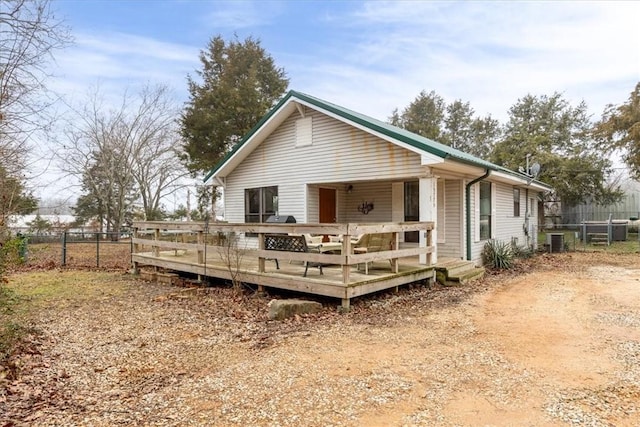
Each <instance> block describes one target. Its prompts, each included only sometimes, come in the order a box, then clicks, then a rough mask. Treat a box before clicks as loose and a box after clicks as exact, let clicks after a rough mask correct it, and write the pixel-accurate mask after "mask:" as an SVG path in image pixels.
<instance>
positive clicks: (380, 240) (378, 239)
mask: <svg viewBox="0 0 640 427" xmlns="http://www.w3.org/2000/svg"><path fill="white" fill-rule="evenodd" d="M393 243H394V242H393V233H374V234H363V235H362V236H360V238H359V239H358V240H357V241H356V242H354V243H353V245H352V246H353V253H354V254H367V253H370V252H381V251H388V250H391V249H392V248H393ZM369 262H371V263H373V261H369ZM369 262H365V263H364V273H365V274H369ZM389 262H390V263H391V265H392V266H393V262H392V261H391V260H389ZM358 269H360V264H358Z"/></svg>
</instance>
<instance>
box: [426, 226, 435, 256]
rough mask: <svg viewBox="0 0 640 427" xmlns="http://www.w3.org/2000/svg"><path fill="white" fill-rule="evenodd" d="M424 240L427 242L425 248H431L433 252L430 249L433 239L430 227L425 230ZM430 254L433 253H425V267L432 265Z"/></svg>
mask: <svg viewBox="0 0 640 427" xmlns="http://www.w3.org/2000/svg"><path fill="white" fill-rule="evenodd" d="M426 240H427V248H431V249H432V250H433V247H432V245H433V238H432V236H431V227H429V228H427V238H426ZM432 253H433V252H432V251H429V252H428V253H427V265H431V264H432V263H431V254H432Z"/></svg>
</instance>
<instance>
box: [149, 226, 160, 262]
mask: <svg viewBox="0 0 640 427" xmlns="http://www.w3.org/2000/svg"><path fill="white" fill-rule="evenodd" d="M153 241H154V242H158V241H160V229H159V228H156V229H155V230H153ZM151 252H152V253H153V256H156V257H157V256H160V247H159V246H157V245H156V246H153V249H152V251H151Z"/></svg>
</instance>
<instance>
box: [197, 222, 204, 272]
mask: <svg viewBox="0 0 640 427" xmlns="http://www.w3.org/2000/svg"><path fill="white" fill-rule="evenodd" d="M203 244H204V232H203V230H198V264H204V251H203V250H202V249H201V248H200V246H202V245H203Z"/></svg>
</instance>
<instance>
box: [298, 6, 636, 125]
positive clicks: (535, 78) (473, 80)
mask: <svg viewBox="0 0 640 427" xmlns="http://www.w3.org/2000/svg"><path fill="white" fill-rule="evenodd" d="M638 16H640V3H635V2H621V3H610V2H463V3H458V2H455V3H454V2H400V1H398V2H377V1H375V2H367V3H365V4H364V5H363V7H362V8H361V9H359V10H358V11H356V12H355V13H354V15H353V16H350V17H349V16H345V17H342V18H341V19H333V20H332V21H331V22H332V24H334V25H335V24H336V23H339V24H340V25H341V26H342V27H343V30H344V31H346V32H347V34H348V35H350V37H349V36H347V37H342V38H341V41H342V42H343V44H342V45H341V46H340V47H339V50H340V52H341V53H342V56H341V57H340V58H331V60H330V61H329V62H324V63H321V64H318V63H314V64H313V65H312V66H311V67H308V68H305V69H297V70H296V72H297V73H300V74H303V75H305V76H304V78H303V79H301V81H302V82H303V83H306V84H307V85H308V86H307V87H308V88H306V87H305V89H304V90H307V91H309V92H313V91H315V90H316V88H318V90H320V91H323V90H325V89H324V88H327V87H333V90H332V91H333V92H335V93H337V94H339V93H341V92H344V93H349V94H350V97H349V99H350V101H351V102H350V104H349V106H350V107H351V108H354V109H360V111H363V112H366V113H368V114H371V115H374V116H375V117H377V118H385V117H387V116H388V115H389V114H390V112H391V109H392V108H393V107H395V106H398V107H404V106H406V105H407V104H408V103H409V102H410V101H411V100H412V99H413V98H414V97H415V96H416V95H417V94H418V93H419V92H420V91H421V90H422V89H426V90H435V91H436V92H437V93H439V94H440V95H442V96H444V97H445V98H446V99H447V100H450V101H451V100H453V99H456V98H461V99H463V100H468V101H470V102H471V105H472V106H473V107H474V108H475V109H476V111H477V112H478V113H480V114H483V115H484V114H488V113H491V114H492V115H493V116H494V117H498V118H501V119H504V118H505V117H506V114H507V110H508V108H509V107H510V106H511V105H513V103H515V102H516V100H517V99H518V98H520V97H522V96H524V95H526V94H527V93H533V94H551V93H553V92H555V91H558V92H561V93H563V94H564V95H565V96H566V97H567V98H568V99H569V100H570V101H571V102H573V103H578V102H580V101H581V100H583V99H584V100H585V101H586V102H587V104H588V105H589V107H590V109H591V111H592V112H594V113H595V114H599V113H600V112H601V111H602V108H604V105H605V104H606V103H619V102H623V101H624V100H625V99H626V97H627V96H628V93H629V92H631V90H632V89H633V86H634V85H635V83H636V82H637V81H640V26H639V25H637V22H636V20H637V17H638ZM336 48H337V47H336ZM336 61H340V63H337V62H336ZM287 68H288V69H289V67H287ZM296 68H301V67H298V66H297V67H296ZM335 69H341V70H342V71H340V72H336V73H332V72H331V70H335ZM345 69H346V70H348V72H344V70H345ZM327 80H329V81H331V82H328V81H327ZM297 81H300V80H298V79H294V82H297ZM354 88H358V89H354ZM370 93H375V94H377V95H378V96H377V97H376V96H372V95H371V94H370ZM339 98H342V97H340V96H339ZM372 100H373V103H371V101H372Z"/></svg>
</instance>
